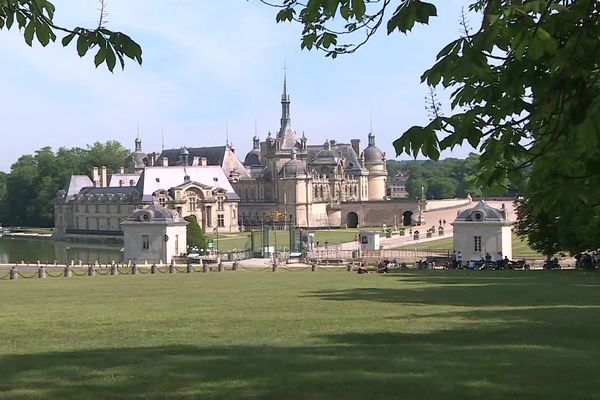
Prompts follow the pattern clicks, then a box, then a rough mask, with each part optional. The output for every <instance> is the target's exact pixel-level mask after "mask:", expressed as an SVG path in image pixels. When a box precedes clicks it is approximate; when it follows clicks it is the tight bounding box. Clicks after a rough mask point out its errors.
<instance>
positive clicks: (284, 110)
mask: <svg viewBox="0 0 600 400" xmlns="http://www.w3.org/2000/svg"><path fill="white" fill-rule="evenodd" d="M290 125H291V121H290V95H289V94H288V92H287V66H285V64H284V67H283V94H282V95H281V129H280V130H279V137H283V136H284V135H285V130H286V128H287V127H289V126H290Z"/></svg>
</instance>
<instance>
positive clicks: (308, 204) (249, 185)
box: [232, 80, 417, 228]
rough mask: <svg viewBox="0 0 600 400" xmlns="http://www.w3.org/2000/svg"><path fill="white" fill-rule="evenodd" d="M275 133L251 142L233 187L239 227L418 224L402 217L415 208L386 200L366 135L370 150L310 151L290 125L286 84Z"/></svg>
mask: <svg viewBox="0 0 600 400" xmlns="http://www.w3.org/2000/svg"><path fill="white" fill-rule="evenodd" d="M281 108H282V116H281V126H280V129H279V132H278V133H277V134H276V135H273V134H272V133H271V132H269V133H268V135H267V138H266V140H265V141H263V142H261V141H260V139H259V138H258V137H257V135H255V136H254V138H253V148H252V150H251V151H250V152H249V153H248V154H247V155H246V157H245V160H244V166H245V169H246V171H245V172H246V173H240V174H239V178H238V179H236V180H233V181H232V184H233V186H234V188H235V190H236V192H237V193H238V194H239V195H240V198H241V202H240V226H242V227H244V228H250V227H255V226H257V225H260V224H261V223H262V222H263V221H269V220H271V219H276V218H274V217H273V216H283V219H285V220H286V221H292V223H293V224H295V225H296V226H299V227H304V228H329V227H334V228H337V227H357V226H375V225H382V224H388V225H393V224H394V215H396V214H398V215H397V216H396V223H397V224H398V225H400V224H402V223H403V222H407V224H413V223H416V219H408V220H406V219H405V218H404V217H402V215H403V213H405V212H407V211H408V212H409V213H410V215H411V216H412V215H413V214H415V215H416V213H417V203H416V202H410V201H409V202H405V203H399V202H390V201H389V197H387V196H386V182H387V167H386V157H385V154H384V153H383V152H382V151H381V150H380V149H379V148H378V147H377V146H376V144H375V135H374V134H373V133H372V132H371V133H369V135H368V138H367V139H368V142H367V144H368V146H367V147H366V148H365V149H361V146H360V140H359V139H352V140H351V141H350V143H340V142H337V141H335V140H328V141H326V142H325V143H324V144H323V145H309V144H308V139H307V137H306V136H305V135H304V133H303V134H302V136H300V137H299V136H298V135H297V133H296V131H295V130H294V128H292V125H291V117H290V96H289V95H288V92H287V81H286V80H284V85H283V95H282V97H281Z"/></svg>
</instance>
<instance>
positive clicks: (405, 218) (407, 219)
mask: <svg viewBox="0 0 600 400" xmlns="http://www.w3.org/2000/svg"><path fill="white" fill-rule="evenodd" d="M412 216H413V213H412V211H404V213H403V214H402V225H404V226H411V225H412V224H413V222H412Z"/></svg>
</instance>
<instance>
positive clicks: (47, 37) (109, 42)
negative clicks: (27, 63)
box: [0, 0, 142, 72]
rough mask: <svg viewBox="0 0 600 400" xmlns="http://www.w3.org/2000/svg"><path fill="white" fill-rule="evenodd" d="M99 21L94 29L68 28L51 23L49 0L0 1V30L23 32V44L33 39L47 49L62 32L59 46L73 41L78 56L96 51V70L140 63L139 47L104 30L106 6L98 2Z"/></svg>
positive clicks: (119, 35)
mask: <svg viewBox="0 0 600 400" xmlns="http://www.w3.org/2000/svg"><path fill="white" fill-rule="evenodd" d="M100 5H101V6H100V18H99V23H98V26H97V27H96V28H93V29H90V28H82V27H75V28H72V29H68V28H65V27H62V26H59V25H56V24H55V23H54V12H55V7H54V4H53V3H52V2H50V1H48V0H1V1H0V29H4V28H6V29H11V28H12V27H13V26H17V28H18V29H19V30H20V31H22V33H23V38H24V39H25V42H26V43H27V44H28V45H29V46H32V45H33V42H34V40H36V41H37V42H39V43H40V44H41V45H42V46H44V47H45V46H47V45H48V44H49V43H51V42H55V41H56V39H57V32H62V33H64V34H65V36H64V37H63V38H62V41H61V42H62V45H63V46H68V45H69V44H70V43H71V42H72V41H73V39H75V38H77V40H76V49H77V54H79V56H80V57H83V56H85V55H86V54H87V52H88V51H89V50H96V54H95V56H94V63H95V65H96V67H98V66H99V65H101V64H106V67H107V68H108V70H109V71H111V72H112V71H113V70H114V68H115V65H116V63H117V61H118V62H119V65H120V66H121V68H125V59H126V58H129V59H132V60H134V61H136V62H137V63H139V64H141V63H142V48H141V47H140V45H139V44H137V43H136V42H135V41H134V40H133V39H131V38H130V37H129V36H127V35H126V34H124V33H122V32H114V31H111V30H109V29H107V28H105V27H104V22H105V17H106V5H105V2H104V1H101V2H100Z"/></svg>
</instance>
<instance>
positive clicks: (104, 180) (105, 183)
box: [100, 165, 108, 187]
mask: <svg viewBox="0 0 600 400" xmlns="http://www.w3.org/2000/svg"><path fill="white" fill-rule="evenodd" d="M107 186H108V181H107V174H106V165H103V166H102V167H100V187H107Z"/></svg>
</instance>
